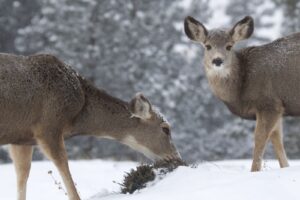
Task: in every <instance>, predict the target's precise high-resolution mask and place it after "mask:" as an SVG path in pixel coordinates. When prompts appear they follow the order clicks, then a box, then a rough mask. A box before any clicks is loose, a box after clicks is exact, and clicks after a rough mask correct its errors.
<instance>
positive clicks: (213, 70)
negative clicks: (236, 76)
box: [205, 64, 230, 78]
mask: <svg viewBox="0 0 300 200" xmlns="http://www.w3.org/2000/svg"><path fill="white" fill-rule="evenodd" d="M205 69H206V73H207V75H208V76H209V77H214V76H217V77H222V78H226V77H228V76H229V75H230V69H229V68H228V67H225V65H224V64H221V65H220V66H216V65H212V66H211V67H209V68H205Z"/></svg>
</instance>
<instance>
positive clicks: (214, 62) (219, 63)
mask: <svg viewBox="0 0 300 200" xmlns="http://www.w3.org/2000/svg"><path fill="white" fill-rule="evenodd" d="M212 63H213V64H215V65H216V66H218V67H219V66H220V65H222V64H223V60H222V59H221V58H215V59H213V60H212Z"/></svg>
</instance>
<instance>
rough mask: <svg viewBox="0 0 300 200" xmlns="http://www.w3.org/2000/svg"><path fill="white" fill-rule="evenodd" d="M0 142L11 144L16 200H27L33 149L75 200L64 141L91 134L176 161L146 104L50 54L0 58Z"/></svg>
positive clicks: (162, 126) (164, 127)
mask: <svg viewBox="0 0 300 200" xmlns="http://www.w3.org/2000/svg"><path fill="white" fill-rule="evenodd" d="M0 109H1V112H0V144H11V148H10V154H11V157H12V159H13V161H14V164H15V168H16V173H17V183H18V184H17V185H18V200H25V199H26V182H27V179H28V176H29V170H30V163H31V156H32V146H31V145H33V144H38V145H39V147H40V148H41V149H42V150H43V152H44V153H45V155H46V156H47V157H48V158H49V159H50V160H52V161H53V162H54V164H55V165H56V167H57V168H58V170H59V172H60V174H61V176H62V179H63V181H64V183H65V186H66V189H67V192H68V196H69V199H70V200H78V199H80V198H79V195H78V193H77V191H76V188H75V186H74V183H73V180H72V177H71V174H70V171H69V167H68V162H67V155H66V151H65V147H64V138H69V137H72V136H75V135H94V136H98V137H104V138H110V139H114V140H117V141H119V142H121V143H124V144H126V145H128V146H130V147H132V148H134V149H135V150H137V151H140V152H141V153H143V154H145V155H146V156H147V157H149V158H150V159H152V160H160V159H165V160H169V159H173V158H179V157H180V155H179V154H178V152H177V150H176V148H175V146H174V145H173V143H172V141H171V137H170V127H169V125H168V123H167V122H166V121H165V120H164V118H163V117H162V116H161V115H160V114H159V113H158V112H156V111H155V110H154V109H153V108H152V105H151V104H150V102H149V100H147V99H146V98H145V97H144V96H143V95H142V94H137V95H136V96H135V97H134V98H133V100H132V101H131V102H125V101H122V100H120V99H118V98H115V97H112V96H110V95H108V94H107V93H106V92H105V91H102V90H100V89H98V88H96V87H94V86H93V85H91V84H90V83H89V82H88V81H86V80H85V79H83V78H82V77H81V76H79V75H78V74H76V73H75V71H73V70H72V69H71V68H70V67H69V66H67V65H66V64H64V63H63V62H61V61H60V60H58V59H57V58H56V57H54V56H52V55H35V56H28V57H25V56H16V55H10V54H0Z"/></svg>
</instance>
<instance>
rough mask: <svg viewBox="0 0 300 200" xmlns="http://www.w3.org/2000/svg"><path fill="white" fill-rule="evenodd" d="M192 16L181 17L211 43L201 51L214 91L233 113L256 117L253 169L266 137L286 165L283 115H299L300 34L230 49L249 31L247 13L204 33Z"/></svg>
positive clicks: (258, 163) (204, 41) (250, 21)
mask: <svg viewBox="0 0 300 200" xmlns="http://www.w3.org/2000/svg"><path fill="white" fill-rule="evenodd" d="M190 18H191V17H188V18H186V20H185V29H186V32H187V35H188V36H189V35H191V34H192V30H197V34H198V35H199V32H200V34H201V35H202V36H201V37H202V38H203V39H201V40H200V42H201V43H202V44H203V45H204V46H207V45H210V46H212V48H211V49H210V50H206V51H205V56H204V65H205V70H206V74H207V77H208V81H209V83H210V86H211V89H212V91H213V93H214V94H215V95H216V96H217V97H218V98H219V99H220V100H221V101H223V102H224V103H225V104H226V106H227V107H228V108H229V110H230V111H231V112H232V113H234V114H236V115H238V116H240V117H242V118H245V119H256V121H257V124H256V128H255V147H254V152H253V164H252V171H258V170H260V169H261V160H262V157H263V154H264V150H265V146H266V143H267V141H268V140H269V139H271V141H272V143H273V146H274V149H275V153H276V155H277V158H278V160H279V163H280V166H281V167H287V166H288V162H287V158H286V154H285V151H284V147H283V142H282V130H281V129H282V128H281V127H282V120H281V117H282V116H299V115H300V101H299V99H300V95H299V91H300V84H298V83H299V82H300V76H299V75H300V33H295V34H292V35H289V36H287V37H284V38H280V39H278V40H276V41H274V42H271V43H269V44H266V45H262V46H253V47H247V48H244V49H241V50H237V51H235V50H231V48H230V47H231V46H232V45H234V44H235V43H236V42H238V41H240V40H243V39H247V38H248V37H250V36H251V34H252V32H253V26H254V25H253V19H252V18H251V17H245V18H244V19H242V20H241V21H239V22H238V23H237V24H236V25H235V26H234V27H233V28H232V29H229V30H220V29H214V30H211V31H209V32H207V33H206V32H205V31H202V30H206V29H205V27H204V26H203V25H202V24H201V23H200V22H199V23H195V19H194V20H190ZM197 27H198V28H197ZM187 29H188V30H187ZM190 39H192V40H194V41H199V39H198V40H197V39H194V38H193V37H190ZM228 46H229V47H228ZM228 49H229V50H228ZM216 57H218V58H221V60H222V63H223V65H222V66H214V65H213V64H212V60H213V59H215V58H216Z"/></svg>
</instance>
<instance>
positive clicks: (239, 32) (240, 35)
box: [229, 16, 254, 42]
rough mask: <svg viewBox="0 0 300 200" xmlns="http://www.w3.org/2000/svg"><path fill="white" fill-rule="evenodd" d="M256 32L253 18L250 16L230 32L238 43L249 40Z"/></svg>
mask: <svg viewBox="0 0 300 200" xmlns="http://www.w3.org/2000/svg"><path fill="white" fill-rule="evenodd" d="M253 30H254V22H253V18H252V17H250V16H246V17H244V18H243V19H242V20H241V21H239V22H238V23H236V24H235V25H234V27H233V28H232V29H231V30H230V32H229V34H230V35H231V37H232V39H233V41H235V42H238V41H241V40H244V39H247V38H249V37H250V36H251V35H252V33H253Z"/></svg>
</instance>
